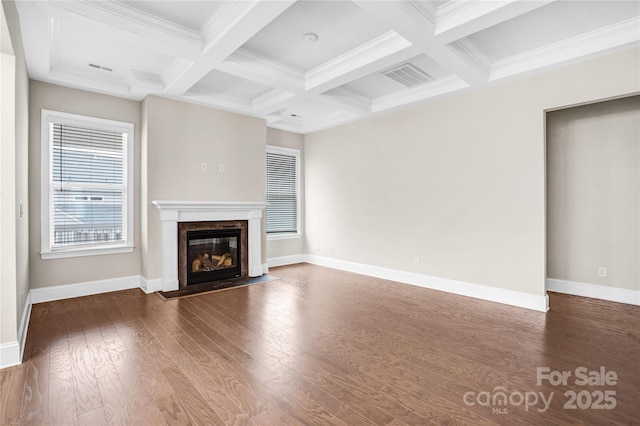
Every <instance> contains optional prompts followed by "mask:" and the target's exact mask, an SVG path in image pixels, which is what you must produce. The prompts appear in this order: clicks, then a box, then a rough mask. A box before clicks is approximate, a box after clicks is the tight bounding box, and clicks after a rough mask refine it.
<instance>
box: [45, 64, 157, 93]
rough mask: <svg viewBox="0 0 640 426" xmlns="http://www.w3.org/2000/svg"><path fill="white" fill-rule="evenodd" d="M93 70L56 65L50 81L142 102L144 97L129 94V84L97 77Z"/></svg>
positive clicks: (119, 80)
mask: <svg viewBox="0 0 640 426" xmlns="http://www.w3.org/2000/svg"><path fill="white" fill-rule="evenodd" d="M92 74H94V73H92V72H91V70H85V69H84V68H83V69H80V68H77V67H73V66H69V65H63V64H54V65H52V66H51V69H50V70H49V74H48V76H47V78H48V80H53V81H55V82H57V83H59V84H63V85H65V86H69V87H75V88H78V89H83V90H89V91H92V92H99V93H104V94H107V95H111V96H121V97H124V98H128V99H135V100H142V98H143V97H144V96H142V97H139V96H136V95H132V94H130V93H129V88H130V86H129V83H128V82H127V81H126V80H125V79H122V78H118V77H115V76H111V75H110V76H97V77H96V76H95V75H92Z"/></svg>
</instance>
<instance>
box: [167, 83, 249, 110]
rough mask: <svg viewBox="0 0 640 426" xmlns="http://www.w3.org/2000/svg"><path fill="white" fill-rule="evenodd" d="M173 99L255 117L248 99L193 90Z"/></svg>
mask: <svg viewBox="0 0 640 426" xmlns="http://www.w3.org/2000/svg"><path fill="white" fill-rule="evenodd" d="M171 99H175V100H178V101H187V102H190V103H193V104H197V105H201V106H206V107H213V108H219V109H222V110H225V111H231V112H236V113H239V114H245V115H251V116H255V114H254V113H253V109H252V107H251V103H250V102H249V101H247V100H246V99H243V98H239V97H237V96H231V95H225V94H222V93H218V92H214V91H210V90H200V89H191V90H189V91H188V92H187V93H185V94H184V95H182V96H174V97H171Z"/></svg>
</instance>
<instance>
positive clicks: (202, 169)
mask: <svg viewBox="0 0 640 426" xmlns="http://www.w3.org/2000/svg"><path fill="white" fill-rule="evenodd" d="M200 170H201V171H203V172H206V171H207V163H202V164H200Z"/></svg>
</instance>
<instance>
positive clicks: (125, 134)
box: [43, 112, 133, 254]
mask: <svg viewBox="0 0 640 426" xmlns="http://www.w3.org/2000/svg"><path fill="white" fill-rule="evenodd" d="M56 115H60V116H61V117H60V119H57V117H56ZM45 116H46V123H45V121H44V118H45ZM68 117H73V118H72V119H69V118H68ZM83 118H84V119H86V122H85V123H83V120H82V119H83ZM102 121H106V120H100V119H93V118H91V117H81V116H75V115H74V116H72V115H70V114H63V113H55V112H47V113H46V114H44V115H43V126H46V131H47V132H48V134H47V135H46V136H47V141H46V142H47V145H48V146H47V148H48V150H47V151H48V155H46V158H47V164H46V166H47V170H46V172H47V173H46V176H48V182H47V183H48V188H47V189H45V188H43V191H47V194H46V195H47V196H48V197H47V199H46V201H47V204H46V206H47V211H46V214H47V218H46V219H47V220H46V229H44V228H43V237H44V231H46V236H47V237H48V238H47V240H45V241H46V243H45V242H44V241H43V254H45V253H48V252H55V251H64V250H73V251H78V250H82V249H89V250H90V249H95V248H98V249H100V248H105V247H107V248H108V247H117V246H131V245H132V242H131V235H129V234H130V233H131V223H130V222H131V215H130V212H129V209H130V207H129V204H130V200H132V198H131V197H130V194H129V192H130V190H131V186H130V184H131V182H129V179H130V176H129V173H130V168H129V164H128V162H129V158H128V157H129V152H130V148H131V147H129V144H130V143H132V141H131V140H130V139H131V137H132V128H133V126H132V125H127V123H119V124H124V125H125V127H126V128H125V130H122V129H121V128H120V126H119V125H112V126H109V125H105V124H104V123H102ZM93 122H95V123H100V124H96V125H95V126H94V125H92V124H93ZM110 123H111V122H110ZM112 123H118V122H112ZM128 126H130V129H128ZM43 137H44V131H43ZM43 160H44V159H43ZM43 166H45V165H44V164H43ZM43 183H44V182H43ZM43 195H44V194H43ZM43 200H44V199H43ZM44 205H45V204H43V206H44ZM44 213H45V212H44V211H43V214H44Z"/></svg>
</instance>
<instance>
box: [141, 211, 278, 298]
mask: <svg viewBox="0 0 640 426" xmlns="http://www.w3.org/2000/svg"><path fill="white" fill-rule="evenodd" d="M152 204H153V205H154V206H155V207H156V208H157V209H158V210H160V222H161V227H162V228H161V234H162V235H161V237H162V291H172V290H178V289H179V288H180V279H179V274H178V237H179V232H178V227H179V224H180V223H185V222H190V223H196V222H224V221H227V222H228V221H246V224H247V226H246V235H247V239H246V245H245V247H246V257H245V259H246V275H245V276H249V277H258V276H260V275H262V274H263V273H266V272H267V271H266V270H265V268H264V267H263V265H262V216H263V211H264V209H265V207H266V205H267V204H266V203H265V202H233V201H230V202H211V201H160V200H156V201H153V202H152Z"/></svg>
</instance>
